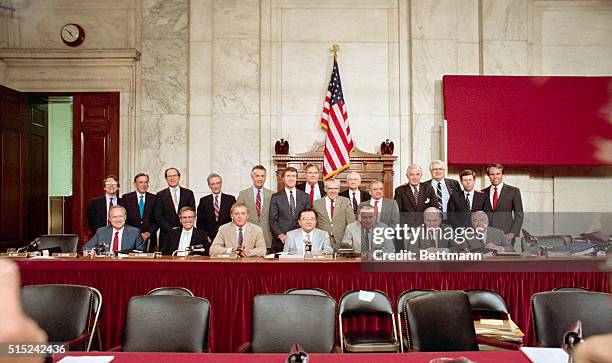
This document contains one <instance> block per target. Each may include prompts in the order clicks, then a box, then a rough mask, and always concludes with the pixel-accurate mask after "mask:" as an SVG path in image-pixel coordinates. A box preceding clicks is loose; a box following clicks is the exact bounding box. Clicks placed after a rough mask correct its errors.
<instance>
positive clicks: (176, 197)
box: [172, 188, 178, 213]
mask: <svg viewBox="0 0 612 363" xmlns="http://www.w3.org/2000/svg"><path fill="white" fill-rule="evenodd" d="M177 193H178V188H174V190H172V203H173V204H174V210H175V211H176V212H177V213H178V194H177Z"/></svg>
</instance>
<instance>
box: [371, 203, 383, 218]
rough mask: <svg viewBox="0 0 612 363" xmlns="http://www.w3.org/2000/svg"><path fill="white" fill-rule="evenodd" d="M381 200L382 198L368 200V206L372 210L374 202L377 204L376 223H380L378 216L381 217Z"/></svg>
mask: <svg viewBox="0 0 612 363" xmlns="http://www.w3.org/2000/svg"><path fill="white" fill-rule="evenodd" d="M383 199H384V198H380V199H374V198H372V199H370V205H371V206H372V208H374V204H375V203H376V202H378V205H377V206H376V208H377V209H378V218H377V222H380V216H382V204H383Z"/></svg>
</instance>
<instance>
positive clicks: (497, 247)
mask: <svg viewBox="0 0 612 363" xmlns="http://www.w3.org/2000/svg"><path fill="white" fill-rule="evenodd" d="M471 219H472V228H474V229H475V230H476V231H477V232H481V234H480V235H481V236H484V238H478V235H477V236H476V237H474V238H473V239H470V240H468V241H467V242H465V243H463V244H461V245H460V246H459V247H460V248H465V249H468V250H470V251H471V250H476V249H482V248H484V249H486V250H491V251H497V252H515V251H514V248H513V247H512V244H511V243H510V242H509V241H508V239H507V238H506V235H505V234H504V231H502V230H501V229H497V228H495V227H492V226H490V225H489V216H488V215H487V214H486V213H485V212H483V211H478V212H474V213H472V216H471Z"/></svg>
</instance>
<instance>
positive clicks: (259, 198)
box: [255, 189, 261, 218]
mask: <svg viewBox="0 0 612 363" xmlns="http://www.w3.org/2000/svg"><path fill="white" fill-rule="evenodd" d="M255 209H256V210H257V218H259V217H260V216H261V190H259V189H257V199H255Z"/></svg>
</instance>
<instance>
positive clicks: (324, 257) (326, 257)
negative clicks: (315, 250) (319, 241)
mask: <svg viewBox="0 0 612 363" xmlns="http://www.w3.org/2000/svg"><path fill="white" fill-rule="evenodd" d="M304 259H305V260H333V259H334V256H332V255H306V256H304Z"/></svg>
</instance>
